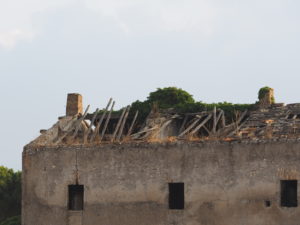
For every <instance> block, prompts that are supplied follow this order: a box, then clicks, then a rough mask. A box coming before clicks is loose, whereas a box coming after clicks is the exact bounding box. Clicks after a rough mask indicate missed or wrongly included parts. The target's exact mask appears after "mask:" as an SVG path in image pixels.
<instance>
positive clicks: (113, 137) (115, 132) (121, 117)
mask: <svg viewBox="0 0 300 225" xmlns="http://www.w3.org/2000/svg"><path fill="white" fill-rule="evenodd" d="M126 109H127V108H124V109H123V111H122V114H121V116H120V118H119V120H118V123H117V126H116V128H115V131H114V133H113V136H112V138H111V142H113V141H114V140H115V137H116V135H117V132H118V130H119V127H120V125H121V122H122V120H123V117H124V115H125V112H126Z"/></svg>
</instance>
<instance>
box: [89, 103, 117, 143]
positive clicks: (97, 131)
mask: <svg viewBox="0 0 300 225" xmlns="http://www.w3.org/2000/svg"><path fill="white" fill-rule="evenodd" d="M111 102H112V98H110V99H109V101H108V103H107V105H106V108H105V109H104V112H103V114H102V116H101V118H100V121H99V122H98V123H97V126H96V128H95V132H94V134H93V135H92V137H91V139H90V142H92V141H93V140H94V139H95V138H96V136H97V135H99V133H100V126H101V124H102V122H103V119H104V117H105V115H106V112H107V110H108V108H109V106H110V104H111Z"/></svg>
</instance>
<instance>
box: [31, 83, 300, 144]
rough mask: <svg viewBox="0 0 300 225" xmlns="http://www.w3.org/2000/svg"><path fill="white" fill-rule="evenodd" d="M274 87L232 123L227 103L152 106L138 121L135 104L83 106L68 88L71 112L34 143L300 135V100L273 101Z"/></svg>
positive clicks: (284, 136) (91, 142) (78, 96)
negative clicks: (194, 108) (192, 108)
mask: <svg viewBox="0 0 300 225" xmlns="http://www.w3.org/2000/svg"><path fill="white" fill-rule="evenodd" d="M272 99H273V90H272V89H270V91H269V92H267V93H266V94H265V96H264V97H263V98H261V99H260V101H259V102H258V103H257V104H256V105H255V107H253V109H252V110H249V111H248V110H246V111H244V112H236V113H235V119H234V120H233V121H231V122H229V123H228V121H227V120H226V118H225V113H224V111H223V110H222V109H218V108H216V107H215V108H214V109H213V110H210V111H201V112H196V113H178V112H176V111H174V109H164V110H161V109H158V108H157V107H153V108H152V110H151V112H150V113H149V115H148V116H147V118H146V120H145V121H142V122H137V121H138V120H137V118H138V116H139V115H138V114H139V113H138V111H137V112H133V113H129V112H130V106H128V107H126V108H123V110H122V111H121V113H118V114H113V108H114V104H115V102H114V101H112V99H110V100H109V102H108V104H107V105H106V107H105V108H104V109H103V110H99V109H97V110H96V111H95V112H94V113H91V114H89V113H88V110H89V107H90V106H88V107H87V108H86V109H85V111H84V112H83V107H82V96H81V95H80V94H74V93H73V94H68V99H67V107H66V116H63V117H60V118H59V120H58V122H57V123H56V124H54V125H53V127H51V128H50V129H48V130H41V135H40V136H39V137H38V138H37V139H36V140H34V141H33V142H32V143H31V144H34V145H73V144H81V145H82V144H102V143H115V142H117V143H122V142H130V141H131V142H133V141H174V140H189V141H190V140H227V141H228V140H236V139H282V138H285V139H297V138H299V137H300V104H289V105H284V104H282V103H280V104H278V103H277V104H275V103H273V101H272Z"/></svg>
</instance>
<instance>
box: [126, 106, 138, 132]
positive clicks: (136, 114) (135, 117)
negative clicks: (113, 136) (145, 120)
mask: <svg viewBox="0 0 300 225" xmlns="http://www.w3.org/2000/svg"><path fill="white" fill-rule="evenodd" d="M138 114H139V111H138V110H137V111H136V112H135V115H134V118H133V120H132V122H131V125H130V128H129V130H128V132H127V135H126V137H129V136H130V135H131V132H132V129H133V126H134V123H135V121H136V119H137V117H138Z"/></svg>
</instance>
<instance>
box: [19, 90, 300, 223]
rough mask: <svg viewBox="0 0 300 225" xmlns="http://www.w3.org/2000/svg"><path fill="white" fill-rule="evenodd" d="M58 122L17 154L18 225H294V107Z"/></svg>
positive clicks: (299, 214) (74, 109)
mask: <svg viewBox="0 0 300 225" xmlns="http://www.w3.org/2000/svg"><path fill="white" fill-rule="evenodd" d="M113 104H114V103H112V101H111V100H110V102H109V104H108V105H107V107H106V108H105V109H104V110H96V111H95V113H92V114H89V113H88V107H87V108H86V109H85V111H84V110H83V108H82V99H81V96H80V95H78V94H69V95H68V101H67V110H66V116H63V117H60V118H59V120H58V122H57V123H55V124H54V125H53V127H51V128H50V129H48V130H41V135H40V136H39V137H38V138H37V139H35V140H34V141H32V142H31V143H29V144H28V145H27V146H25V147H24V151H23V187H22V191H23V194H22V195H23V199H22V225H299V224H300V207H299V206H298V204H299V196H300V195H299V188H298V183H299V182H298V180H299V179H300V104H289V105H284V104H272V103H271V102H269V101H268V99H267V100H266V99H265V101H263V102H261V103H260V104H258V107H257V108H256V109H254V110H250V111H245V112H242V113H241V114H240V116H239V117H238V118H237V119H236V121H234V122H233V123H229V124H228V123H227V122H226V120H225V119H224V112H223V111H222V110H220V109H217V108H215V109H214V110H212V111H203V112H199V113H185V114H180V113H176V112H173V111H172V110H170V111H164V112H159V111H157V110H152V112H151V113H150V115H149V116H148V117H147V119H146V121H145V123H143V124H142V126H140V127H139V128H136V118H137V117H138V114H134V113H133V114H132V115H133V116H129V110H130V108H129V107H127V108H124V110H123V111H122V113H121V114H118V115H115V114H113V113H111V112H112V110H111V109H112V108H113V107H112V105H113Z"/></svg>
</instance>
